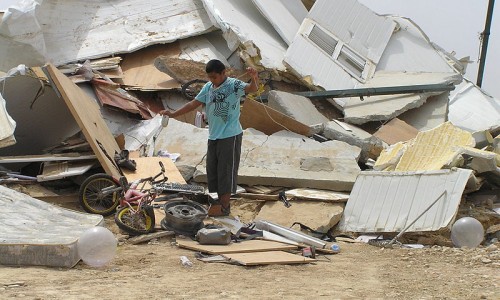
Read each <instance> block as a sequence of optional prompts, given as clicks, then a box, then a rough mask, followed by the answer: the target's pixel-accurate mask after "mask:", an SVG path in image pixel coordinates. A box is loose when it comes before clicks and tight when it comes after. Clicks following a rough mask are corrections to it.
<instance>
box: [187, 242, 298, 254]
mask: <svg viewBox="0 0 500 300" xmlns="http://www.w3.org/2000/svg"><path fill="white" fill-rule="evenodd" d="M177 244H178V245H179V247H181V248H186V249H191V250H195V251H201V252H204V253H210V254H225V253H242V252H262V251H279V250H294V249H297V246H293V245H287V244H283V243H279V242H273V241H262V240H250V241H244V242H241V243H231V244H229V245H200V244H199V243H198V242H197V241H192V240H177Z"/></svg>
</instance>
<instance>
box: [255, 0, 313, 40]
mask: <svg viewBox="0 0 500 300" xmlns="http://www.w3.org/2000/svg"><path fill="white" fill-rule="evenodd" d="M252 1H253V3H254V4H255V6H256V7H257V8H258V9H259V11H260V12H261V13H262V14H263V15H264V17H266V19H267V20H268V21H269V22H270V23H271V24H272V25H273V27H274V29H276V31H277V32H278V33H279V35H280V36H281V37H282V38H283V40H284V41H285V42H286V43H287V44H288V45H290V44H291V43H292V41H293V38H294V36H295V34H297V31H299V27H300V24H301V23H302V21H303V20H304V18H305V17H306V16H307V9H306V7H305V6H304V4H303V3H302V1H300V0H252Z"/></svg>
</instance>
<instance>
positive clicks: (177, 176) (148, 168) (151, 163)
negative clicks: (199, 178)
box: [123, 157, 186, 183]
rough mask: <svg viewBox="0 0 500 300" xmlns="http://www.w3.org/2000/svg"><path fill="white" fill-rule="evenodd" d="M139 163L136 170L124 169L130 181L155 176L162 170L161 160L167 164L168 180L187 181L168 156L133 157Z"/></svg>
mask: <svg viewBox="0 0 500 300" xmlns="http://www.w3.org/2000/svg"><path fill="white" fill-rule="evenodd" d="M133 160H134V161H135V162H136V164H137V166H136V167H137V169H136V170H135V172H133V171H130V170H123V173H124V174H125V176H126V177H127V180H128V181H129V182H132V181H134V180H136V179H140V178H145V177H149V176H155V175H156V174H158V173H159V172H160V164H159V162H160V161H161V162H162V163H163V165H164V166H165V175H166V176H167V177H168V182H179V183H186V181H185V180H184V178H183V177H182V175H181V173H180V172H179V170H178V169H177V167H176V166H175V164H174V163H173V162H172V160H171V159H170V158H168V157H137V158H133Z"/></svg>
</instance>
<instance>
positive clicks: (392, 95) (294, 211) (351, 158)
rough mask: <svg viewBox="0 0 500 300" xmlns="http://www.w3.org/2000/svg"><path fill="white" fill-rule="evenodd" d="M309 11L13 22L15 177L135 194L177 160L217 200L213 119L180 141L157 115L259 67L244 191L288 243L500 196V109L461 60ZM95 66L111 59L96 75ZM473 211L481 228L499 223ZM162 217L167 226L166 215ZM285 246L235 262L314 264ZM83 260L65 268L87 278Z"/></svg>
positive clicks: (191, 8) (6, 30)
mask: <svg viewBox="0 0 500 300" xmlns="http://www.w3.org/2000/svg"><path fill="white" fill-rule="evenodd" d="M285 2H286V3H285ZM305 2H309V5H310V6H312V8H311V9H310V11H309V12H308V11H307V10H306V9H305V6H304V4H302V1H273V2H268V1H260V0H253V1H245V0H238V1H229V2H228V1H220V0H192V1H191V0H190V1H174V0H170V1H153V2H152V3H148V5H147V7H148V9H151V10H146V9H144V7H145V6H144V3H143V2H140V1H137V0H126V1H121V2H120V3H116V4H113V5H111V4H109V3H108V4H106V3H105V4H102V3H100V4H99V5H97V4H95V3H94V4H89V5H85V7H84V8H83V10H79V11H77V10H75V9H74V8H75V7H77V6H78V7H80V6H82V5H80V4H81V3H79V1H78V0H71V1H58V0H37V1H25V2H24V3H22V4H20V5H19V6H17V7H12V8H10V9H9V10H8V11H7V12H6V13H5V15H4V17H3V19H2V23H1V26H0V31H1V34H0V42H1V43H0V55H1V56H2V57H3V58H4V59H2V61H1V62H0V71H8V70H9V69H10V68H12V67H14V68H15V69H13V70H12V71H9V73H7V74H6V75H5V76H4V77H2V78H0V84H2V89H1V93H0V108H3V110H2V113H1V114H0V147H2V149H0V154H1V155H2V158H1V161H0V166H2V167H10V166H12V169H15V168H18V170H21V168H22V166H21V167H18V166H17V165H15V164H19V163H21V164H22V165H26V164H28V163H33V162H36V163H40V165H41V166H42V168H40V169H39V170H38V171H39V174H36V176H29V175H24V174H18V173H17V172H11V171H14V170H9V171H8V172H6V174H4V173H5V172H4V173H2V176H4V175H6V176H8V177H9V176H11V177H9V178H18V179H21V178H24V179H26V178H27V179H28V180H38V181H48V180H57V179H62V178H66V177H71V176H74V175H78V174H85V173H86V172H87V171H89V169H94V168H95V167H100V168H102V169H103V170H104V172H105V173H107V174H108V175H113V176H114V177H119V175H121V173H122V172H123V173H125V175H126V178H128V180H129V181H132V180H135V179H139V178H142V177H145V176H148V174H150V173H152V172H151V170H152V169H154V168H153V166H152V164H157V163H158V161H163V162H164V164H165V165H166V166H167V169H169V172H170V174H171V175H172V176H171V178H170V179H171V181H175V182H177V183H182V184H184V183H186V181H185V179H186V180H190V179H191V178H193V180H194V181H196V182H199V183H200V182H201V183H205V182H206V173H205V154H206V147H207V143H206V140H207V138H208V131H207V129H206V126H205V125H206V123H204V120H203V114H202V112H203V107H200V109H199V110H198V111H196V112H193V113H191V114H188V115H185V116H182V117H178V118H176V119H177V120H170V121H169V122H168V126H167V124H165V125H163V126H162V122H161V119H162V118H161V116H158V115H156V114H157V113H158V112H159V111H160V110H163V109H177V108H179V107H181V106H183V105H184V104H185V103H187V102H188V101H189V100H191V99H193V98H194V96H196V94H197V91H198V88H199V87H201V85H202V84H204V82H206V79H207V78H206V72H205V63H206V62H207V61H208V60H210V59H213V58H217V59H219V60H221V61H222V62H223V63H224V64H225V65H226V66H227V69H226V72H227V73H226V74H227V75H229V76H233V77H237V78H239V79H241V80H243V81H247V80H248V78H249V77H248V76H247V75H246V74H245V70H244V69H245V67H248V66H252V67H255V68H257V69H258V70H259V71H260V72H259V77H260V80H261V85H262V86H263V88H262V89H261V90H259V91H258V92H257V93H256V94H254V95H249V96H248V97H247V99H245V100H244V101H242V112H241V118H240V119H241V124H242V126H243V128H244V129H245V130H244V135H243V146H242V155H241V163H240V169H239V183H241V184H245V185H247V186H249V188H248V191H249V192H252V190H253V191H257V192H255V194H253V197H254V198H256V199H257V200H263V201H265V200H268V201H267V202H266V203H260V204H259V205H254V206H252V209H253V210H255V211H254V215H253V218H254V219H255V218H258V219H263V220H267V219H268V220H270V221H272V222H276V223H277V224H279V225H276V224H272V223H266V224H267V225H269V224H271V225H269V226H271V227H272V228H273V229H275V230H283V228H280V225H282V226H287V227H288V226H290V225H292V223H294V222H300V223H304V224H305V225H307V226H309V227H310V228H312V229H313V230H316V231H320V232H322V233H328V232H331V231H332V230H334V229H339V230H342V231H348V232H358V233H361V232H374V233H375V232H377V233H379V232H391V233H392V232H402V231H403V230H407V231H408V232H430V231H437V230H441V229H443V228H448V227H449V226H450V224H451V223H452V222H453V221H454V219H455V218H456V216H457V214H459V213H460V208H459V207H460V203H463V200H462V198H467V197H468V196H469V195H471V194H469V193H471V192H476V193H480V192H483V191H484V190H488V191H495V189H496V190H497V189H498V188H499V187H500V180H499V178H500V168H499V166H500V159H499V155H500V148H499V145H500V142H499V141H500V138H499V135H498V130H499V126H500V122H499V113H498V111H499V107H500V103H499V101H498V99H495V98H493V97H491V96H489V95H488V94H486V93H485V92H484V91H482V90H481V89H480V88H478V87H476V86H475V85H473V84H472V83H470V82H468V81H467V80H465V79H464V78H463V77H462V75H463V74H464V71H465V65H464V64H463V61H460V60H457V59H455V58H454V57H453V56H452V55H451V54H449V53H446V52H445V51H444V50H443V49H441V48H439V47H438V46H437V45H435V44H433V43H431V42H430V40H429V39H428V38H427V36H426V35H425V34H424V33H423V31H422V30H421V29H420V28H419V27H418V26H417V25H416V24H415V23H413V22H412V21H411V20H409V19H406V18H403V17H397V16H380V15H377V14H375V13H373V12H372V11H370V10H369V9H368V8H366V7H365V6H363V5H361V4H360V3H358V2H357V1H355V0H349V1H337V0H335V1H327V0H317V1H315V4H314V5H312V4H311V3H310V2H311V1H305ZM82 7H83V6H82ZM276 10H280V11H281V12H283V14H280V15H279V16H275V14H274V12H275V11H276ZM62 12H69V13H67V14H64V15H62ZM116 16H120V18H116ZM332 16H334V17H332ZM90 18H91V19H92V21H90V20H91V19H90ZM53 20H58V26H55V25H54V21H53ZM81 24H86V25H85V26H83V25H81ZM117 25H119V26H117ZM20 49H22V51H18V50H20ZM13 54H16V55H13ZM118 54H119V55H120V56H116V55H118ZM110 55H111V56H112V57H109V56H110ZM91 58H96V59H98V60H92V61H85V62H82V61H84V60H87V59H91ZM47 61H51V62H52V63H51V64H48V65H46V66H45V67H43V68H40V67H38V66H41V65H44V64H45V63H46V62H47ZM19 64H25V65H27V66H30V68H29V67H26V66H25V65H19ZM18 65H19V66H18ZM16 66H17V67H16ZM56 66H58V67H59V69H58V68H56ZM192 82H194V84H197V86H194V85H187V84H188V83H192ZM455 85H457V88H456V89H455ZM285 86H286V88H282V87H285ZM430 88H432V90H430ZM454 89H455V90H454ZM269 90H270V91H269ZM304 90H309V91H308V92H303V91H304ZM296 91H302V94H300V95H297V94H291V93H290V92H296ZM450 91H451V92H450ZM313 98H314V99H317V98H322V100H318V101H322V102H321V105H318V102H316V100H315V101H311V100H312V99H313ZM325 98H326V99H327V100H325ZM265 99H267V100H268V102H267V104H266V103H262V102H264V101H265ZM471 99H472V100H474V103H475V104H474V105H473V106H471V104H470V103H471V102H472V101H471ZM261 101H262V102H261ZM477 103H480V104H477ZM327 110H332V111H335V115H338V116H340V117H335V118H332V117H331V116H332V114H329V113H328V112H327ZM144 119H147V120H144ZM61 124H64V126H61ZM191 124H194V125H195V126H193V125H191ZM358 125H359V127H358ZM164 126H166V128H165V127H164ZM208 126H210V124H208ZM35 129H36V130H35ZM495 136H496V137H495ZM311 137H314V139H313V138H311ZM14 143H15V144H14ZM474 147H476V148H474ZM122 149H126V150H129V151H131V152H134V155H136V156H149V157H135V156H134V158H135V159H136V161H137V170H136V171H135V172H132V171H122V170H121V169H120V168H119V167H118V166H117V165H116V163H115V161H114V158H113V157H114V155H115V154H116V153H118V152H120V150H122ZM69 151H75V152H77V153H76V154H75V153H71V154H70V152H69ZM170 154H176V155H177V156H179V155H180V157H179V158H178V160H177V161H176V165H174V163H173V162H172V161H170V160H169V158H167V157H152V156H168V155H170ZM370 160H376V163H375V165H374V167H373V168H374V170H375V171H372V170H369V169H370V164H369V161H370ZM177 167H178V169H183V168H185V169H186V170H187V171H186V172H183V173H185V174H183V176H181V174H180V173H179V171H178V169H177ZM362 168H363V170H365V169H366V170H365V171H363V172H362V171H361V169H362ZM443 169H446V170H443ZM382 170H383V171H382ZM16 171H17V170H16ZM93 171H95V170H93ZM21 173H22V172H21ZM31 175H32V174H31ZM259 185H265V186H267V187H264V188H262V187H258V186H259ZM256 186H257V187H256ZM297 188H299V189H297ZM301 188H303V189H301ZM305 188H307V189H305ZM314 189H321V191H318V190H314ZM351 190H352V191H351ZM278 191H280V192H284V193H280V195H276V194H277V193H278ZM342 192H344V193H342ZM349 192H350V194H349ZM5 193H10V192H5ZM269 194H271V195H269ZM247 195H250V194H247ZM283 195H284V197H285V200H286V196H288V197H292V199H293V201H291V202H290V203H291V204H292V206H291V207H288V206H289V205H283V203H287V202H286V201H288V200H286V201H284V200H282V197H283ZM204 196H207V195H204ZM244 196H245V195H242V196H241V197H242V198H244ZM464 196H465V197H464ZM207 197H208V196H207ZM471 198H472V197H471ZM292 199H291V200H292ZM299 199H300V200H299ZM304 199H305V200H304ZM279 200H281V201H282V202H283V203H282V202H279ZM339 202H340V203H339ZM344 202H347V203H346V204H344ZM490 202H492V203H491V205H490V206H491V207H493V206H494V205H493V202H495V204H496V202H498V198H494V200H491V201H490ZM290 203H289V204H290ZM488 205H489V204H488ZM286 207H288V208H286ZM426 209H427V210H426ZM41 210H42V209H41ZM51 211H52V210H51ZM422 212H425V214H422ZM475 212H476V213H477V215H476V216H477V218H478V219H480V221H482V222H483V223H484V224H486V223H487V224H488V225H491V224H490V223H491V222H494V221H491V220H496V219H495V217H491V216H489V215H488V217H484V218H483V219H481V216H485V215H487V214H486V213H484V212H483V211H480V210H475ZM54 213H58V212H54ZM156 213H158V214H159V215H158V217H157V218H156V221H160V220H161V219H162V216H163V215H161V214H164V212H163V211H162V210H158V209H157V210H156ZM488 213H491V214H497V213H495V212H488ZM495 216H496V215H495ZM339 220H341V221H340V224H339V226H337V223H338V222H339ZM251 221H252V220H251ZM413 221H415V223H414V224H411V222H413ZM265 222H266V221H261V224H263V223H265ZM8 225H9V226H11V224H8ZM156 225H157V227H161V224H156ZM336 226H337V227H336ZM493 226H494V225H493ZM493 226H488V230H489V233H488V234H490V235H494V234H496V232H497V231H495V228H493ZM240 227H241V226H240ZM281 232H282V233H283V231H281ZM284 232H285V234H290V235H289V236H292V237H294V238H297V237H298V236H299V235H298V234H297V233H294V232H291V231H288V230H286V228H285V230H284ZM274 238H275V239H276V237H274ZM300 238H304V237H303V236H300ZM279 239H280V240H282V239H284V238H283V237H281V238H279ZM311 239H312V238H311ZM300 241H301V242H304V240H303V239H301V240H300ZM24 242H25V243H28V244H29V242H27V241H24ZM314 242H316V243H319V244H317V245H319V246H320V247H321V248H324V247H325V244H324V243H323V242H322V241H319V242H318V241H313V243H314ZM182 243H183V242H180V243H179V245H182ZM295 243H296V242H295ZM188 244H189V245H188V246H186V248H189V247H192V248H193V249H196V250H200V249H201V248H200V245H198V244H197V243H196V242H194V243H191V242H189V243H188ZM249 244H252V243H247V244H245V245H244V246H245V247H248V246H249ZM306 244H307V243H306ZM1 245H2V242H0V246H1ZM184 245H186V243H184ZM238 246H239V245H235V244H232V246H229V247H227V248H223V249H224V250H222V251H229V252H230V251H231V250H230V249H229V248H231V247H233V248H235V247H236V248H238ZM282 247H283V244H278V248H272V247H271V248H270V249H268V248H266V247H265V246H262V245H259V247H256V248H257V249H258V250H259V253H258V254H257V257H249V256H248V255H249V254H248V253H245V255H244V256H240V257H237V256H230V255H227V257H226V258H225V260H227V259H229V260H236V261H239V262H240V263H241V264H244V265H254V264H268V263H303V262H310V261H311V260H306V259H304V257H301V256H297V255H295V256H293V257H291V256H289V254H290V253H270V252H269V251H268V250H290V248H288V247H287V246H286V245H285V248H282ZM293 247H294V249H297V245H294V246H293ZM218 248H219V249H220V247H218ZM203 249H205V251H207V252H209V250H210V249H211V248H210V249H209V250H206V249H207V248H203ZM228 249H229V250H228ZM247 250H248V249H247ZM251 250H252V249H251ZM253 250H255V248H254V249H253ZM253 250H252V251H253ZM264 250H265V251H264ZM221 253H223V252H221ZM225 254H227V253H225ZM231 255H232V254H231ZM290 255H291V254H290ZM68 257H70V258H71V259H70V260H66V261H65V262H64V265H65V266H69V265H72V264H74V262H73V260H74V258H75V257H74V255H73V254H68ZM21 263H28V264H29V263H31V264H39V263H38V261H37V262H26V261H22V262H21ZM15 264H16V263H15ZM40 264H44V263H40ZM45 264H49V265H50V264H52V263H51V262H45Z"/></svg>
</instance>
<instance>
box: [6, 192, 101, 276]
mask: <svg viewBox="0 0 500 300" xmlns="http://www.w3.org/2000/svg"><path fill="white" fill-rule="evenodd" d="M0 195H1V197H0V206H1V207H2V218H1V219H0V227H1V228H2V235H1V236H0V265H16V266H22V265H37V266H51V267H66V268H70V267H73V266H74V265H75V264H76V263H77V262H78V261H79V260H80V257H79V255H78V251H77V245H76V243H77V241H78V238H79V237H80V235H81V234H82V233H83V232H84V231H85V230H87V229H89V228H92V227H94V226H97V225H102V224H104V219H103V217H102V216H100V215H92V214H83V213H79V212H76V211H71V210H68V209H64V208H60V207H58V206H55V205H51V204H48V203H45V202H43V201H41V200H37V199H34V198H32V197H30V196H28V195H25V194H22V193H19V192H16V191H14V190H11V189H8V188H6V187H3V186H0ZM55 216H57V217H56V218H55Z"/></svg>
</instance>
